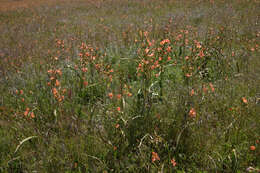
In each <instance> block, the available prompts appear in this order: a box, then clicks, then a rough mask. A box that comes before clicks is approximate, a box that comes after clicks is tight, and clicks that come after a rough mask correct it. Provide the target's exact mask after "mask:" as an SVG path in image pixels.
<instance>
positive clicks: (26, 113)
mask: <svg viewBox="0 0 260 173" xmlns="http://www.w3.org/2000/svg"><path fill="white" fill-rule="evenodd" d="M29 111H30V109H29V108H26V110H25V112H24V113H23V114H24V116H27V115H28V114H29Z"/></svg>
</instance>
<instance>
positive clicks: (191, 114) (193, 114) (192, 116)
mask: <svg viewBox="0 0 260 173" xmlns="http://www.w3.org/2000/svg"><path fill="white" fill-rule="evenodd" d="M189 116H190V117H191V118H195V117H196V111H195V109H194V108H191V110H190V112H189Z"/></svg>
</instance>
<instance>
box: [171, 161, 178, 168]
mask: <svg viewBox="0 0 260 173" xmlns="http://www.w3.org/2000/svg"><path fill="white" fill-rule="evenodd" d="M171 164H172V166H173V167H175V166H176V165H177V163H176V161H175V159H172V160H171Z"/></svg>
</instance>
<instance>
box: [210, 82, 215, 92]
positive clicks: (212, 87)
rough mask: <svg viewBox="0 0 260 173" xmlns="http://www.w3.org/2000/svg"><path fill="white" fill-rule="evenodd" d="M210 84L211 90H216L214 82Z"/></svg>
mask: <svg viewBox="0 0 260 173" xmlns="http://www.w3.org/2000/svg"><path fill="white" fill-rule="evenodd" d="M209 86H210V88H211V91H212V92H214V91H215V88H214V86H213V84H212V83H209Z"/></svg>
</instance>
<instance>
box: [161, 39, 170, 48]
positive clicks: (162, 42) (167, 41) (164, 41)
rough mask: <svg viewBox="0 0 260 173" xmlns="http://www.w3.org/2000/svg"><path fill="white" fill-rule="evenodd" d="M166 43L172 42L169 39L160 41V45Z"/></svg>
mask: <svg viewBox="0 0 260 173" xmlns="http://www.w3.org/2000/svg"><path fill="white" fill-rule="evenodd" d="M165 43H170V40H169V39H164V40H163V41H161V42H160V45H161V46H162V45H164V44H165Z"/></svg>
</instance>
